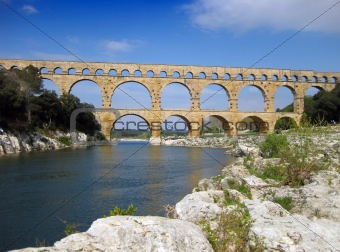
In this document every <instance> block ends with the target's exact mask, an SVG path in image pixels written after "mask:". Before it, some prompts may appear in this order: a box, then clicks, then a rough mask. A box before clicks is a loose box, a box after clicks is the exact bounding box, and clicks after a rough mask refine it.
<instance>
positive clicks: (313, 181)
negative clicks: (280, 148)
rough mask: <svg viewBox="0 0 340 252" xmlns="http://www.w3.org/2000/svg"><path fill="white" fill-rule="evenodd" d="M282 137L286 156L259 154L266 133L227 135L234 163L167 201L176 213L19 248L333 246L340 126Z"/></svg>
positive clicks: (99, 224) (111, 221)
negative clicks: (173, 203) (172, 202)
mask: <svg viewBox="0 0 340 252" xmlns="http://www.w3.org/2000/svg"><path fill="white" fill-rule="evenodd" d="M284 136H286V137H287V139H288V144H289V145H288V146H286V147H285V149H286V150H287V151H288V150H289V151H290V152H288V154H290V155H291V157H292V158H291V159H289V158H287V156H279V157H275V158H263V156H264V155H267V152H263V151H261V149H260V146H261V143H263V142H264V140H265V138H264V137H254V136H252V137H250V138H239V139H237V140H236V141H235V140H233V141H231V142H229V141H228V143H226V145H225V146H226V147H228V146H229V148H227V152H228V153H231V154H233V155H236V156H238V158H237V160H236V162H235V163H233V164H232V165H229V166H226V167H225V168H224V169H223V171H222V174H221V175H219V176H216V177H213V178H210V179H203V180H201V181H200V182H199V183H198V185H197V187H196V188H194V190H193V193H191V194H189V195H186V196H185V197H184V198H183V199H182V200H181V201H180V202H178V203H177V204H176V206H168V207H167V210H168V217H171V218H175V220H172V219H169V218H162V217H148V216H145V217H143V216H138V217H131V216H114V217H109V218H104V219H98V220H97V221H95V222H93V224H92V226H91V228H90V229H89V230H88V231H86V232H84V233H77V234H73V235H70V236H68V237H66V238H64V239H62V240H61V241H59V242H56V243H55V245H54V246H53V247H49V248H34V249H25V250H21V251H41V250H42V249H44V250H47V251H62V250H66V249H68V250H69V251H74V250H81V249H83V250H85V251H94V250H97V251H99V250H101V251H111V250H119V249H120V250H122V251H151V250H155V251H157V250H165V251H167V250H173V251H213V249H214V250H215V251H240V250H245V251H264V250H266V251H338V249H339V248H340V241H339V239H338V237H340V216H339V214H340V213H339V211H338V208H339V206H340V197H339V195H340V174H339V170H340V160H339V158H340V142H339V139H340V128H339V127H332V128H317V129H307V130H296V131H290V132H285V133H284ZM278 143H279V142H277V143H274V145H273V146H275V144H278ZM296 155H299V156H296ZM296 164H298V165H299V166H298V167H296ZM312 167H315V169H314V168H313V170H311V169H309V168H312ZM293 168H299V169H297V170H295V171H294V169H293ZM280 171H283V172H280ZM288 171H290V172H295V173H293V174H295V175H299V176H300V177H301V179H300V182H301V184H295V185H292V183H291V181H290V180H287V175H289V174H288V173H287V172H288ZM285 176H286V177H285ZM295 177H297V176H295ZM208 241H209V242H208ZM19 251H20V250H19Z"/></svg>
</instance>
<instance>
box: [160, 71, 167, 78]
mask: <svg viewBox="0 0 340 252" xmlns="http://www.w3.org/2000/svg"><path fill="white" fill-rule="evenodd" d="M159 77H162V78H165V77H167V73H166V72H165V71H160V72H159Z"/></svg>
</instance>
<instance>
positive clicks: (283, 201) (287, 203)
mask: <svg viewBox="0 0 340 252" xmlns="http://www.w3.org/2000/svg"><path fill="white" fill-rule="evenodd" d="M274 202H275V203H277V204H280V205H281V206H282V207H283V208H284V209H286V210H287V211H290V210H292V208H293V204H292V197H290V196H287V197H282V198H280V197H275V198H274Z"/></svg>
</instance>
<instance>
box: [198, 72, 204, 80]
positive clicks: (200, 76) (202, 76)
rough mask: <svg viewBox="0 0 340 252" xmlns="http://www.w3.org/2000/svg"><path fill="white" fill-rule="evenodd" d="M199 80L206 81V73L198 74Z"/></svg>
mask: <svg viewBox="0 0 340 252" xmlns="http://www.w3.org/2000/svg"><path fill="white" fill-rule="evenodd" d="M198 78H200V79H205V78H206V75H205V73H204V72H200V73H199V74H198Z"/></svg>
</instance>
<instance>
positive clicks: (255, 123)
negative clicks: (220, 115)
mask: <svg viewBox="0 0 340 252" xmlns="http://www.w3.org/2000/svg"><path fill="white" fill-rule="evenodd" d="M236 129H237V132H238V134H239V135H259V134H261V133H265V132H266V130H267V129H268V124H267V123H266V122H264V121H263V120H262V119H261V118H260V117H258V116H248V117H246V118H244V119H243V120H242V121H240V122H238V123H236Z"/></svg>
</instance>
